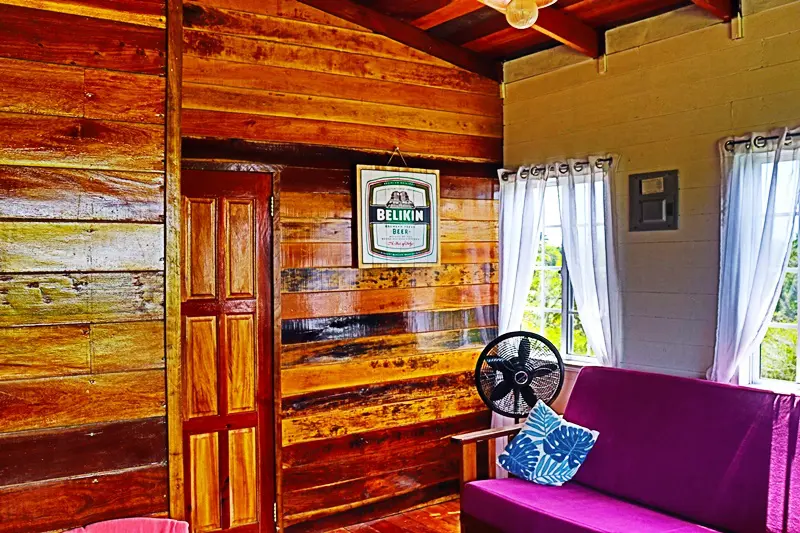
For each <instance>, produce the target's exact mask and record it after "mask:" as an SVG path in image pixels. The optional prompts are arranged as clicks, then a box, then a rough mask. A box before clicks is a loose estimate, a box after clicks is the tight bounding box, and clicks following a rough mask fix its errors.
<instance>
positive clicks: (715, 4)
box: [692, 0, 735, 21]
mask: <svg viewBox="0 0 800 533" xmlns="http://www.w3.org/2000/svg"><path fill="white" fill-rule="evenodd" d="M692 1H693V2H694V3H695V4H696V5H697V6H698V7H701V8H703V9H705V10H706V11H708V12H709V13H711V14H713V15H714V16H716V17H719V18H721V19H722V20H724V21H728V20H731V19H732V18H733V16H734V15H735V10H734V8H733V2H732V1H731V0H692Z"/></svg>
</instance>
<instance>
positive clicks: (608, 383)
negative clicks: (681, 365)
mask: <svg viewBox="0 0 800 533" xmlns="http://www.w3.org/2000/svg"><path fill="white" fill-rule="evenodd" d="M564 418H566V419H567V420H569V421H570V422H574V423H576V424H580V425H581V426H584V427H587V428H591V429H593V430H597V431H599V432H600V437H599V438H598V440H597V444H595V446H594V448H593V449H592V451H591V452H590V453H589V455H588V457H587V459H586V462H585V463H584V464H583V466H582V467H581V468H580V470H579V471H578V474H577V475H576V476H575V479H574V481H573V482H572V483H570V484H567V485H565V486H564V487H561V488H558V487H539V486H537V485H534V484H532V483H528V482H523V481H519V480H492V481H491V482H478V483H470V484H468V485H467V486H466V487H465V488H464V493H463V496H462V512H463V513H465V514H469V515H471V516H473V517H475V518H477V519H479V520H481V521H483V522H485V523H487V524H489V525H494V526H495V527H498V528H499V529H501V530H502V531H504V532H508V533H515V532H520V533H522V532H523V531H525V532H526V533H577V532H583V531H598V532H599V531H602V532H617V531H619V532H631V533H632V532H637V533H646V532H654V533H655V532H659V533H660V532H667V531H669V532H678V531H679V532H681V533H688V532H694V531H712V530H722V531H726V532H729V533H765V532H767V533H800V440H799V439H800V435H799V433H800V431H798V429H799V428H800V402H798V400H797V398H795V397H794V396H786V395H780V394H775V393H772V392H768V391H763V390H757V389H750V388H745V387H735V386H732V385H723V384H719V383H713V382H709V381H701V380H695V379H685V378H677V377H671V376H664V375H659V374H648V373H643V372H634V371H628V370H618V369H611V368H600V367H591V368H585V369H583V371H582V372H581V373H580V375H579V376H578V380H577V382H576V384H575V387H574V389H573V391H572V394H571V396H570V400H569V403H568V404H567V409H566V412H565V414H564ZM654 515H659V516H661V518H658V517H656V516H654ZM676 520H677V522H675V521H676ZM519 521H523V522H519ZM691 524H700V525H702V526H705V527H707V528H711V529H704V528H702V527H700V526H692V525H691ZM670 528H673V529H670ZM675 528H677V529H675Z"/></svg>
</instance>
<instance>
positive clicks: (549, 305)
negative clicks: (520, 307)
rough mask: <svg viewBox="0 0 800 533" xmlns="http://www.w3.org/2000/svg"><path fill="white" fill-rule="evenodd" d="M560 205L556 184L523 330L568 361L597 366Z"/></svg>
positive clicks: (548, 196) (548, 200)
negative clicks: (570, 262) (539, 337)
mask: <svg viewBox="0 0 800 533" xmlns="http://www.w3.org/2000/svg"><path fill="white" fill-rule="evenodd" d="M558 202H559V200H558V187H557V186H556V182H555V180H552V181H550V182H548V185H547V188H546V191H545V199H544V205H545V208H544V215H543V216H544V220H543V221H542V226H543V227H542V233H541V236H540V238H539V242H538V243H536V250H537V255H536V266H535V270H534V275H533V283H532V284H531V289H530V292H529V293H528V305H527V307H526V308H525V315H524V318H523V321H522V327H523V329H525V330H527V331H532V332H534V333H538V334H539V335H542V336H544V337H546V338H547V339H548V340H549V341H550V342H552V343H553V344H555V345H556V347H558V349H559V351H560V352H561V354H562V356H563V357H564V359H565V360H568V361H570V362H573V363H588V362H593V361H594V354H593V353H592V351H591V349H590V348H589V343H588V341H587V339H586V333H585V332H584V331H583V326H582V325H581V321H580V317H579V316H578V308H577V306H576V304H575V298H574V297H573V293H572V292H573V291H572V285H571V283H570V279H569V270H568V268H567V265H566V261H565V260H564V254H563V249H562V247H561V214H560V211H559V203H558Z"/></svg>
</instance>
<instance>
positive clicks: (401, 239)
mask: <svg viewBox="0 0 800 533" xmlns="http://www.w3.org/2000/svg"><path fill="white" fill-rule="evenodd" d="M356 172H357V180H356V181H357V203H358V205H357V209H356V211H357V213H356V216H357V218H358V266H359V268H372V267H386V266H435V265H439V264H440V263H441V250H440V247H439V171H438V170H426V169H417V168H399V167H376V166H366V165H359V166H358V167H357V169H356Z"/></svg>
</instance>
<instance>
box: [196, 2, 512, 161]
mask: <svg viewBox="0 0 800 533" xmlns="http://www.w3.org/2000/svg"><path fill="white" fill-rule="evenodd" d="M292 4H295V3H294V2H293V3H292ZM288 5H289V4H288V3H286V2H277V3H267V4H266V5H263V6H262V5H254V3H253V2H251V1H249V0H203V1H202V2H199V3H198V2H189V3H186V4H185V17H186V22H185V29H186V31H185V42H184V46H185V50H186V61H185V71H184V87H185V95H186V97H185V99H184V103H183V107H184V112H183V130H182V131H183V134H184V136H188V137H213V138H222V139H226V138H236V139H247V140H251V141H255V142H272V143H277V142H280V143H302V144H316V145H321V146H330V145H334V146H341V147H348V148H355V149H362V150H391V149H392V148H393V147H394V146H400V147H402V150H403V151H404V152H405V153H407V154H419V155H428V156H430V155H438V156H441V157H449V158H454V159H461V160H476V161H496V160H499V158H500V150H501V146H500V140H499V133H500V128H501V121H500V114H499V112H498V107H497V106H498V102H499V90H498V85H497V83H496V82H494V81H492V80H489V79H487V78H484V77H482V76H480V75H477V74H474V73H471V72H467V71H465V70H462V69H459V68H457V67H454V66H453V65H450V64H448V63H446V62H444V61H442V60H441V59H439V58H436V57H434V56H432V55H429V54H426V53H423V52H420V51H419V50H415V49H413V48H410V47H409V46H406V45H403V44H400V43H399V42H396V41H392V40H390V39H388V38H386V37H384V36H382V35H378V34H377V33H372V32H370V31H366V30H365V29H364V28H362V27H359V26H357V25H356V26H353V25H351V24H349V23H347V22H346V21H344V20H342V19H336V18H335V17H331V16H330V15H326V14H324V13H322V12H321V11H317V10H314V9H313V8H309V7H303V9H302V10H298V9H291V8H289V7H287V6H288ZM299 5H301V4H298V6H299ZM309 12H314V13H316V15H315V17H316V20H313V21H311V20H309V17H307V16H305V14H307V13H309ZM320 15H321V16H322V17H324V19H323V18H320ZM322 20H325V22H324V23H323V24H319V22H320V21H322ZM309 22H312V23H309ZM335 26H339V27H335ZM415 31H416V30H415ZM423 35H424V34H423ZM420 109H425V110H427V112H423V113H420Z"/></svg>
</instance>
